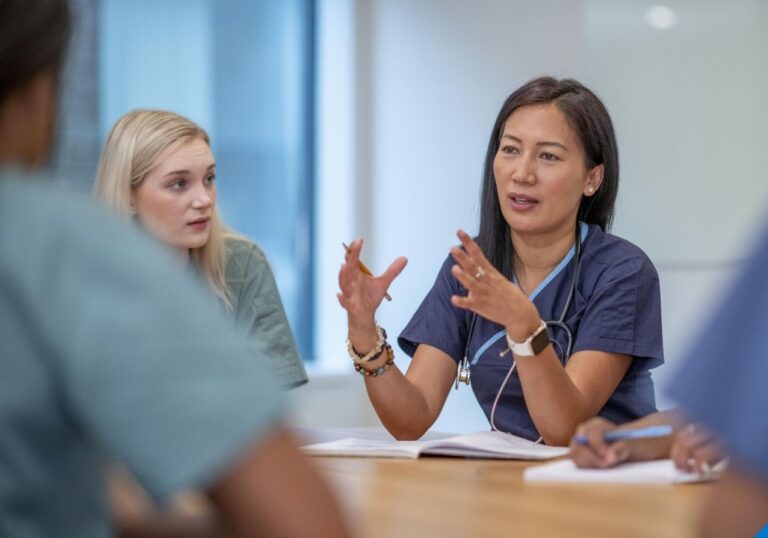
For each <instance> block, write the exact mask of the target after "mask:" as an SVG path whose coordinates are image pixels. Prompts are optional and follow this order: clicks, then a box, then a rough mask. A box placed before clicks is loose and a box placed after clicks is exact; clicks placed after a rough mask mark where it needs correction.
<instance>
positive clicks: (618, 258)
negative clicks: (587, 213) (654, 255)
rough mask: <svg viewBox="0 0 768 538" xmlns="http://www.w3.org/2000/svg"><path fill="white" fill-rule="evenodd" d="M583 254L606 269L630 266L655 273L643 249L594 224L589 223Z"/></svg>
mask: <svg viewBox="0 0 768 538" xmlns="http://www.w3.org/2000/svg"><path fill="white" fill-rule="evenodd" d="M583 256H584V258H585V259H589V260H591V261H592V262H593V263H595V264H598V265H600V266H603V267H604V268H605V269H606V270H610V269H617V268H619V269H627V268H631V269H634V270H637V271H650V272H652V273H653V274H655V273H656V268H655V267H654V265H653V262H652V261H651V259H650V258H649V257H648V255H647V254H646V253H645V251H643V249H641V248H640V247H639V246H637V245H635V244H634V243H632V242H631V241H628V240H627V239H624V238H623V237H619V236H617V235H613V234H612V233H609V232H605V231H603V230H602V229H600V227H599V226H595V225H590V230H589V236H588V238H587V241H586V243H585V245H584V254H583Z"/></svg>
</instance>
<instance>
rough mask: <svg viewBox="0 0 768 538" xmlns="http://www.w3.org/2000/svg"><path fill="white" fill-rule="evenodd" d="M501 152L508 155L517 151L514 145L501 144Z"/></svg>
mask: <svg viewBox="0 0 768 538" xmlns="http://www.w3.org/2000/svg"><path fill="white" fill-rule="evenodd" d="M501 152H502V153H506V154H508V155H515V154H517V153H519V151H518V149H517V148H516V147H515V146H502V147H501Z"/></svg>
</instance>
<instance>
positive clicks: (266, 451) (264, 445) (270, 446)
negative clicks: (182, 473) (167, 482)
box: [208, 428, 350, 538]
mask: <svg viewBox="0 0 768 538" xmlns="http://www.w3.org/2000/svg"><path fill="white" fill-rule="evenodd" d="M208 492H209V495H210V498H211V500H212V501H213V504H214V506H215V507H216V509H217V511H218V515H219V517H220V519H221V521H222V523H223V524H224V526H225V528H226V529H227V530H228V531H229V532H230V533H231V535H232V536H234V537H251V536H280V537H284V538H291V537H305V536H312V537H316V538H323V537H328V538H343V537H345V536H350V532H349V529H348V528H347V527H346V525H345V523H344V519H343V518H342V515H341V512H340V510H339V507H338V505H337V504H336V502H335V500H334V497H333V494H332V492H331V490H330V489H329V488H328V486H327V485H326V484H325V483H324V482H323V480H322V479H321V477H320V475H319V474H318V472H317V471H316V470H315V469H314V467H312V465H311V464H310V462H309V461H308V460H307V458H305V457H303V456H302V455H301V454H300V452H299V450H298V448H297V445H296V442H295V441H294V439H293V437H292V436H291V435H290V434H289V433H288V432H287V431H285V430H283V429H280V428H278V429H275V430H273V431H272V432H269V433H268V434H267V436H266V438H265V439H264V440H261V441H259V442H257V443H255V444H254V445H252V446H251V447H250V448H249V449H248V450H247V451H246V453H245V454H244V455H243V456H242V457H241V458H240V459H239V460H238V461H236V462H235V463H234V464H233V465H231V466H230V467H229V469H228V470H227V471H225V472H224V473H223V474H222V475H220V477H219V478H218V479H217V480H216V481H215V483H214V484H213V485H212V486H211V487H210V488H209V490H208Z"/></svg>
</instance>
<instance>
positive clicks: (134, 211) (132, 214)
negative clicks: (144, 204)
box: [128, 206, 136, 217]
mask: <svg viewBox="0 0 768 538" xmlns="http://www.w3.org/2000/svg"><path fill="white" fill-rule="evenodd" d="M128 212H129V213H130V214H131V216H132V217H135V216H136V208H135V207H133V206H131V209H130V210H129V211H128Z"/></svg>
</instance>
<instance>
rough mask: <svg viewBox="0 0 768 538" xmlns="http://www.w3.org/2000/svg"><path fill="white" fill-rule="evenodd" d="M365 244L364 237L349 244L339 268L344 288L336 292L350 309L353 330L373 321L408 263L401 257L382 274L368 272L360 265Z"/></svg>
mask: <svg viewBox="0 0 768 538" xmlns="http://www.w3.org/2000/svg"><path fill="white" fill-rule="evenodd" d="M362 248H363V240H362V239H355V240H354V241H353V242H352V244H351V245H349V249H348V250H347V253H346V255H345V256H344V263H343V264H342V265H341V269H340V270H339V288H340V290H341V291H340V292H339V293H337V294H336V296H337V297H338V299H339V303H341V306H342V307H343V308H344V309H345V310H346V311H347V317H348V320H349V326H350V330H352V329H354V328H367V327H369V326H371V325H372V323H373V316H374V313H375V312H376V309H377V308H378V307H379V305H380V304H381V301H382V299H383V298H384V295H385V294H386V293H387V289H388V288H389V286H390V284H392V281H393V280H394V279H395V278H396V277H397V275H399V274H400V272H401V271H402V270H403V269H404V268H405V266H406V264H407V263H408V260H407V259H406V258H405V257H400V258H397V259H396V260H395V261H394V262H392V264H391V265H390V266H389V267H388V268H387V270H386V271H384V273H382V274H381V275H379V276H373V277H371V276H367V275H365V274H364V273H363V272H362V271H361V270H360V267H359V265H358V263H359V260H360V252H361V250H362Z"/></svg>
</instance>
